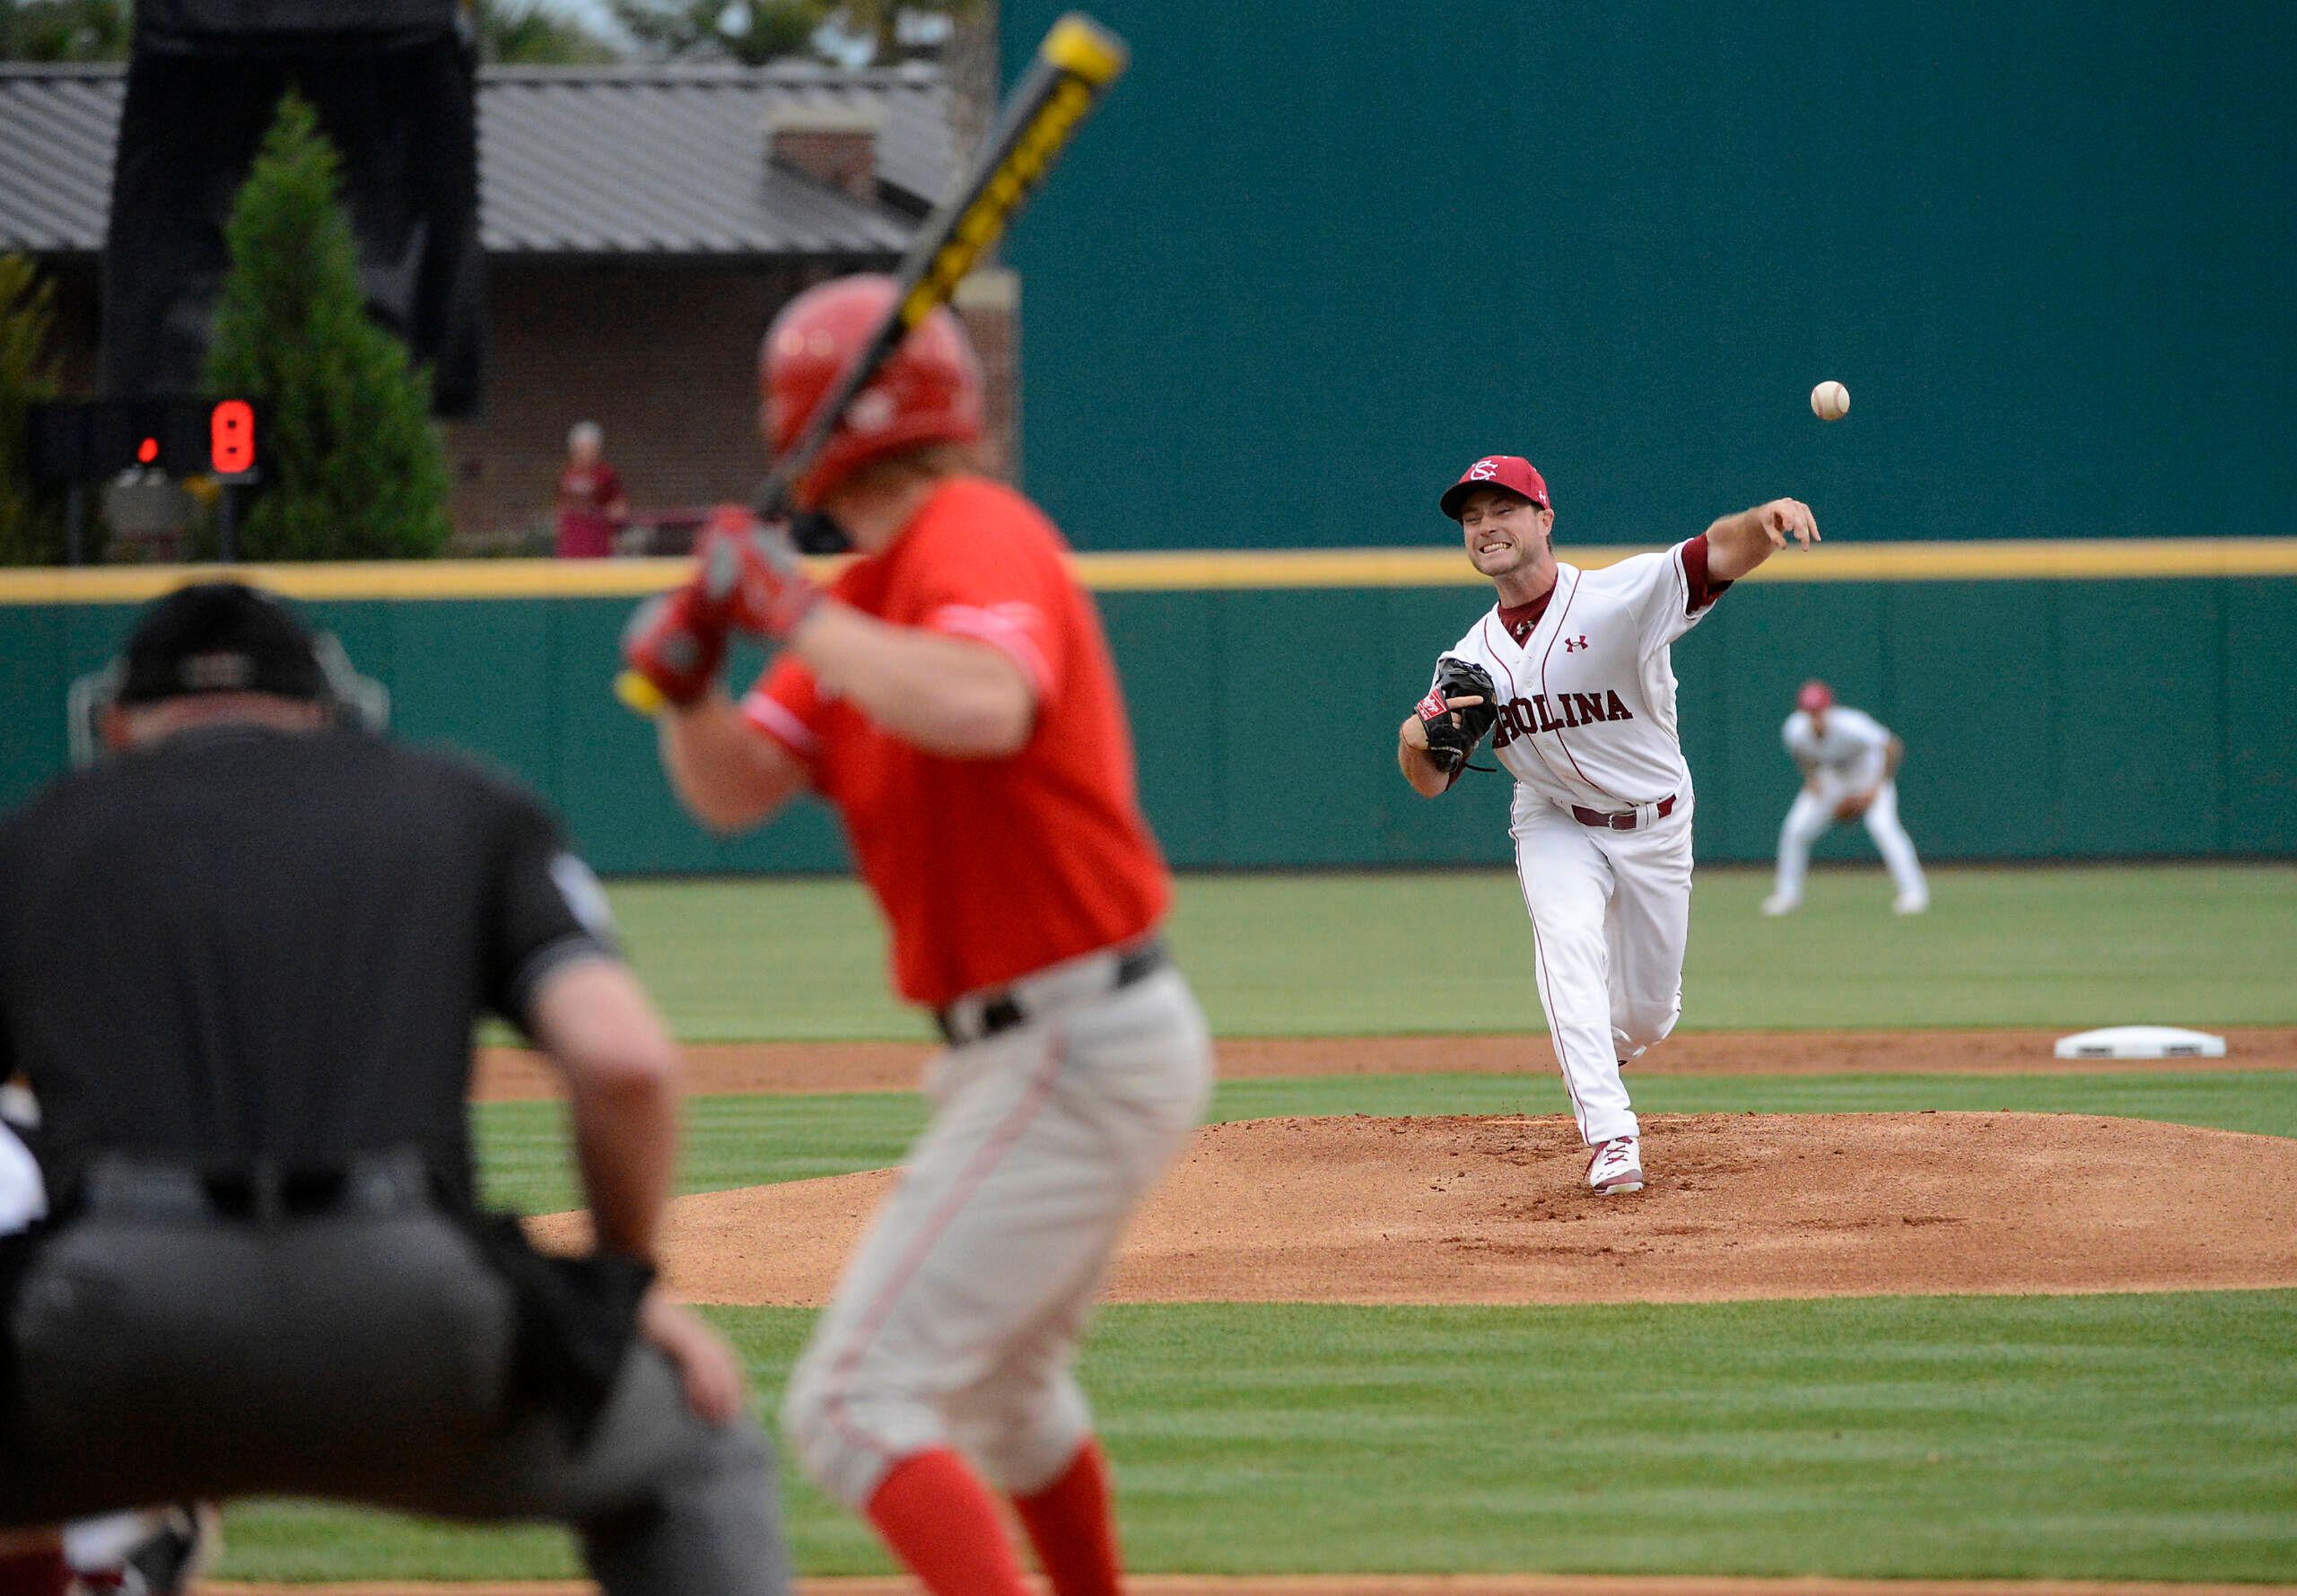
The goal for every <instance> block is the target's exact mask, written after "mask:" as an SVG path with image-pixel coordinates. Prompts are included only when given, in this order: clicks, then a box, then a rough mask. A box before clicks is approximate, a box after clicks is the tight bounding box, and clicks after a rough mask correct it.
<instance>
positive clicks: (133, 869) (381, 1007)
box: [0, 726, 611, 1209]
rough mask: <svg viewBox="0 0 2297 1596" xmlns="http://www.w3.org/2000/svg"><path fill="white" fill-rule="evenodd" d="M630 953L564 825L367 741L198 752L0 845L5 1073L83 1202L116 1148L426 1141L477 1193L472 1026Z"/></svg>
mask: <svg viewBox="0 0 2297 1596" xmlns="http://www.w3.org/2000/svg"><path fill="white" fill-rule="evenodd" d="M610 952H611V929H610V927H609V924H608V921H607V915H606V911H605V907H604V902H603V899H602V898H601V897H600V896H599V894H598V890H597V886H596V884H595V882H594V881H593V880H592V879H591V877H590V873H589V871H588V870H586V869H585V868H583V867H582V866H581V863H580V862H579V861H577V860H576V859H573V857H572V855H570V854H568V853H566V852H565V851H564V850H563V846H562V844H561V843H560V842H559V841H558V838H557V833H556V831H555V827H554V826H553V824H552V823H551V821H550V819H549V817H548V816H547V815H545V814H544V813H543V811H542V810H541V809H540V808H539V807H537V805H536V804H535V803H534V802H533V801H532V800H530V799H528V798H526V797H524V796H523V795H521V794H520V793H518V792H516V791H514V790H512V789H510V788H507V787H505V786H502V785H501V784H499V783H497V782H494V781H490V780H488V779H487V778H485V777H484V776H482V775H480V774H478V773H477V772H474V771H471V770H469V769H467V768H466V767H464V766H462V765H459V764H456V763H450V762H449V761H447V760H444V759H440V758H437V757H433V756H431V755H427V754H418V753H415V752H413V751H411V750H408V749H406V748H403V747H401V746H397V745H395V744H392V743H389V742H387V741H384V740H381V739H380V738H376V737H368V736H365V735H362V734H359V733H354V732H347V731H324V732H316V733H294V732H285V731H275V730H271V729H267V728H252V727H244V726H223V727H214V728H204V729H198V730H193V731H188V732H183V733H180V734H178V735H177V736H174V737H169V738H167V739H166V740H165V741H163V742H161V743H158V744H155V745H152V746H146V747H144V748H142V749H139V750H136V751H133V752H130V753H127V754H123V755H121V756H119V757H118V758H116V759H113V760H111V761H109V763H105V764H102V765H100V766H98V767H97V768H96V769H94V770H92V771H90V772H85V773H83V774H81V775H77V776H74V777H71V778H69V779H67V780H66V781H62V782H59V783H58V784H57V786H55V787H53V788H51V789H49V790H48V792H47V793H45V794H44V795H43V796H42V797H40V798H38V799H37V800H35V801H34V802H33V803H31V805H30V806H28V807H26V808H24V809H22V810H21V811H19V812H18V813H17V814H15V815H12V816H10V817H9V818H8V819H7V821H6V822H5V823H4V824H0V1077H4V1076H6V1075H7V1074H8V1073H9V1069H10V1068H11V1067H14V1068H22V1069H23V1070H24V1071H25V1072H26V1073H27V1074H28V1075H29V1076H30V1077H31V1083H32V1089H33V1090H34V1092H36V1093H37V1094H38V1095H39V1101H40V1108H41V1111H42V1113H43V1116H44V1119H45V1121H46V1127H47V1136H46V1146H45V1148H44V1152H45V1154H46V1156H47V1159H48V1179H49V1182H50V1184H51V1186H52V1187H53V1188H54V1192H53V1195H54V1197H55V1199H57V1205H58V1207H59V1208H66V1209H68V1208H69V1207H70V1206H71V1204H72V1202H73V1200H74V1197H75V1195H76V1193H77V1190H78V1186H79V1182H80V1180H81V1178H82V1176H83V1173H85V1171H86V1169H87V1168H88V1165H89V1164H90V1161H91V1160H92V1158H94V1157H95V1156H98V1155H99V1154H101V1153H103V1152H106V1151H117V1152H122V1153H127V1154H129V1155H132V1156H139V1157H145V1158H155V1159H169V1160H173V1161H177V1162H180V1163H184V1164H194V1165H197V1166H199V1167H201V1168H203V1169H206V1170H209V1171H212V1172H215V1173H226V1174H229V1173H244V1172H249V1171H252V1170H254V1169H256V1168H258V1166H259V1165H265V1164H267V1165H270V1166H272V1167H275V1168H278V1169H280V1170H283V1171H287V1172H294V1171H299V1170H310V1171H320V1172H324V1171H327V1170H329V1169H339V1168H340V1167H341V1166H342V1164H343V1162H344V1160H345V1158H346V1157H348V1156H351V1155H354V1154H357V1153H362V1152H380V1151H383V1150H387V1149H390V1148H396V1147H420V1148H421V1149H422V1150H423V1151H424V1154H425V1155H426V1156H427V1158H428V1159H429V1162H430V1164H431V1167H432V1172H433V1176H434V1179H435V1180H436V1181H437V1182H439V1184H440V1185H441V1190H442V1193H443V1194H444V1195H445V1196H446V1197H447V1198H448V1199H449V1200H450V1201H451V1202H455V1203H458V1204H466V1203H467V1202H468V1201H469V1200H470V1198H471V1191H472V1176H471V1156H470V1146H469V1138H468V1133H467V1129H466V1117H465V1109H464V1098H465V1094H466V1091H467V1086H468V1077H469V1073H470V1058H471V1030H472V1025H473V1023H474V1022H475V1021H476V1019H477V1018H478V1017H479V1016H481V1015H482V1014H484V1013H485V1012H488V1011H492V1012H493V1013H496V1014H500V1015H502V1016H505V1017H507V1018H509V1019H510V1020H511V1021H512V1022H513V1023H515V1024H520V1025H524V1024H525V1022H526V1018H527V1014H526V1006H527V1001H528V997H529V995H530V994H531V993H532V992H533V991H534V990H535V988H536V986H537V982H538V981H540V979H541V978H542V977H543V976H544V975H545V974H546V973H547V972H549V971H551V970H553V969H555V968H557V967H558V966H559V965H560V964H563V963H564V962H566V961H567V960H569V959H572V958H579V957H587V956H595V955H599V954H601V953H610Z"/></svg>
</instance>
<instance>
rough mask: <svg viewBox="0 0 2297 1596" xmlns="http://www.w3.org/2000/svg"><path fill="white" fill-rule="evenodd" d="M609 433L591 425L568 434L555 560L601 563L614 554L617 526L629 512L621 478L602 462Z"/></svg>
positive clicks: (560, 480)
mask: <svg viewBox="0 0 2297 1596" xmlns="http://www.w3.org/2000/svg"><path fill="white" fill-rule="evenodd" d="M606 441H607V435H606V432H605V431H604V429H602V428H601V427H600V426H599V425H598V423H596V422H594V421H578V422H576V423H574V425H573V427H572V429H571V430H570V431H569V432H567V434H566V469H565V470H563V471H562V472H560V473H559V474H558V557H559V558H560V559H562V560H602V559H604V558H606V557H607V555H608V554H613V553H614V534H615V528H617V527H619V526H621V525H622V523H623V521H624V519H626V518H627V517H628V516H629V514H630V501H629V500H628V499H626V498H624V496H623V492H622V478H621V477H620V476H619V475H616V472H615V468H614V467H612V466H609V465H607V462H606V457H605V453H604V450H605V449H606Z"/></svg>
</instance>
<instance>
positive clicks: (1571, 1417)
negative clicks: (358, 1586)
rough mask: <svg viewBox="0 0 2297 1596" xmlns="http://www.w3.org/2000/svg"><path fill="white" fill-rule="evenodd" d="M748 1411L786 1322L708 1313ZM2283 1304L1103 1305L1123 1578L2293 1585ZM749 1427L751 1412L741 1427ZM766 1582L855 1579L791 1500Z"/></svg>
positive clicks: (281, 1517)
mask: <svg viewBox="0 0 2297 1596" xmlns="http://www.w3.org/2000/svg"><path fill="white" fill-rule="evenodd" d="M712 1318H714V1319H715V1320H716V1321H718V1322H719V1324H720V1325H721V1327H723V1328H724V1329H725V1330H728V1331H729V1333H730V1334H731V1335H732V1336H733V1337H734V1339H736V1341H737V1342H738V1344H739V1345H740V1347H741V1348H742V1350H743V1352H744V1354H745V1355H746V1356H747V1359H748V1362H749V1365H750V1372H751V1375H752V1378H753V1380H754V1381H755V1382H756V1385H757V1387H758V1389H760V1390H761V1391H767V1392H773V1391H779V1389H780V1387H781V1383H782V1379H783V1378H784V1377H785V1375H786V1374H787V1371H788V1369H789V1365H790V1362H791V1360H792V1359H793V1358H794V1357H795V1356H796V1354H797V1350H798V1347H799V1344H800V1343H801V1342H802V1340H803V1339H804V1334H805V1330H806V1327H807V1325H808V1322H809V1321H810V1315H808V1314H806V1313H799V1312H795V1311H792V1310H788V1309H771V1308H751V1309H715V1310H712ZM2293 1337H2297V1293H2292V1292H2223V1293H2205V1294H2192V1295H2158V1296H2095V1297H2074V1298H1986V1297H1976V1298H1942V1297H1878V1298H1864V1299H1846V1300H1836V1301H1830V1302H1802V1303H1725V1304H1702V1305H1691V1306H1669V1307H1647V1306H1637V1305H1629V1306H1611V1307H1589V1308H1580V1309H1572V1308H1517V1309H1498V1308H1340V1307H1317V1306H1303V1305H1291V1304H1285V1305H1261V1304H1234V1305H1213V1304H1206V1305H1198V1306H1180V1307H1155V1308H1150V1307H1119V1308H1112V1309H1110V1310H1109V1311H1107V1312H1106V1313H1105V1314H1104V1315H1103V1316H1102V1318H1101V1321H1100V1323H1099V1326H1098V1328H1097V1329H1096V1331H1095V1333H1094V1336H1093V1338H1092V1340H1091V1342H1090V1344H1089V1346H1088V1347H1087V1352H1086V1356H1085V1358H1084V1366H1083V1375H1084V1379H1085V1381H1086V1382H1087V1386H1088V1387H1089V1388H1090V1389H1091V1390H1092V1391H1093V1393H1094V1397H1095V1401H1096V1406H1097V1409H1098V1413H1099V1416H1100V1420H1101V1424H1102V1428H1103V1433H1104V1435H1105V1437H1106V1439H1107V1442H1108V1444H1109V1448H1110V1452H1111V1455H1112V1457H1113V1458H1114V1461H1115V1465H1116V1470H1117V1478H1118V1488H1119V1492H1120V1499H1121V1503H1122V1517H1123V1522H1124V1531H1125V1536H1126V1540H1127V1545H1128V1548H1129V1550H1130V1554H1131V1558H1132V1561H1133V1563H1134V1565H1135V1566H1138V1567H1140V1568H1143V1569H1154V1570H1165V1571H1190V1570H1193V1571H1207V1572H1225V1573H1312V1572H1344V1571H1350V1570H1357V1571H1362V1570H1376V1571H1384V1572H1411V1571H1427V1572H1438V1571H1446V1570H1451V1571H1461V1572H1470V1571H1501V1570H1524V1569H1541V1570H1550V1571H1559V1572H1571V1571H1579V1572H1589V1573H1596V1572H1618V1573H1636V1572H1644V1573H1662V1572H1664V1573H1675V1574H1814V1573H1823V1574H1838V1575H1872V1576H1882V1575H1896V1576H1912V1575H1929V1576H1933V1577H1955V1576H1961V1577H1986V1576H1994V1577H2010V1576H2020V1575H2024V1576H2045V1575H2048V1576H2057V1577H2063V1578H2107V1577H2117V1578H2151V1579H2170V1580H2199V1579H2215V1580H2256V1581H2265V1580H2288V1579H2290V1578H2292V1577H2297V1447H2293V1446H2292V1445H2291V1444H2290V1441H2291V1436H2292V1434H2293V1430H2297V1362H2293V1360H2292V1359H2291V1358H2290V1356H2288V1349H2289V1346H2290V1344H2291V1340H2292V1339H2293ZM768 1406H769V1407H770V1404H768ZM783 1501H784V1504H785V1513H786V1515H787V1520H788V1525H789V1531H790V1541H791V1544H792V1547H793V1549H794V1551H795V1553H796V1557H797V1563H798V1566H799V1569H800V1570H802V1571H804V1572H807V1573H812V1574H840V1573H867V1572H875V1571H881V1570H884V1569H886V1567H887V1566H888V1565H887V1564H886V1561H885V1559H884V1557H882V1555H881V1554H880V1553H879V1552H878V1550H877V1548H876V1547H875V1545H874V1544H873V1543H872V1542H871V1541H870V1539H869V1536H868V1535H867V1534H866V1533H865V1532H864V1531H862V1530H861V1529H860V1526H859V1525H858V1524H857V1523H856V1522H854V1521H852V1520H851V1519H849V1518H847V1517H846V1516H845V1515H844V1514H843V1513H841V1512H838V1511H837V1510H835V1509H834V1508H833V1507H832V1506H830V1505H829V1504H827V1503H826V1502H825V1501H824V1500H823V1499H822V1498H821V1497H820V1496H818V1495H817V1494H816V1493H815V1492H814V1491H813V1490H812V1489H811V1488H810V1487H807V1486H805V1485H804V1484H803V1483H802V1482H801V1481H799V1480H798V1479H796V1478H794V1477H792V1478H787V1479H786V1480H785V1486H784V1492H783ZM228 1533H229V1536H230V1539H231V1553H230V1556H229V1557H228V1559H227V1561H226V1563H225V1565H224V1566H223V1569H222V1571H221V1572H222V1573H223V1574H224V1575H226V1576H229V1577H237V1578H260V1579H294V1580H316V1579H344V1578H351V1577H364V1578H388V1577H401V1578H409V1577H427V1578H462V1579H476V1578H504V1577H513V1576H548V1575H557V1576H563V1575H568V1574H575V1573H577V1572H579V1570H578V1568H577V1566H576V1565H575V1562H574V1559H573V1556H572V1551H571V1549H570V1548H569V1547H568V1544H567V1541H566V1539H565V1538H564V1537H563V1535H561V1534H559V1533H557V1532H556V1531H543V1530H521V1531H475V1530H459V1529H449V1528H444V1527H441V1526H434V1525H407V1524H405V1523H402V1522H397V1521H393V1520H388V1519H382V1518H379V1517H376V1516H373V1515H370V1514H365V1513H350V1512H346V1511H345V1510H342V1509H338V1508H329V1507H319V1506H310V1505H304V1504H259V1505H252V1506H249V1507H247V1508H243V1509H241V1510H240V1511H238V1512H237V1513H234V1514H233V1515H232V1518H231V1523H230V1526H229V1531H228Z"/></svg>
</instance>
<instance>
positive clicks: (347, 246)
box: [205, 92, 449, 560]
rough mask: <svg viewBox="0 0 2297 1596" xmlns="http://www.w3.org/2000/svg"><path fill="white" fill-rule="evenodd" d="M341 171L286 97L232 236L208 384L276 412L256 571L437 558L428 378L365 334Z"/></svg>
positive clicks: (315, 128)
mask: <svg viewBox="0 0 2297 1596" xmlns="http://www.w3.org/2000/svg"><path fill="white" fill-rule="evenodd" d="M339 166H340V161H339V159H338V157H337V156H336V153H335V149H334V146H333V145H331V144H328V141H327V138H326V136H325V135H323V134H321V133H320V131H319V118H318V117H317V116H316V115H315V114H314V113H313V111H312V109H311V108H310V104H309V103H308V102H306V101H305V100H303V99H302V98H301V96H300V95H297V94H294V93H293V92H290V93H289V94H287V95H286V96H285V97H284V98H283V99H282V100H280V102H279V114H278V116H277V118H275V120H274V121H273V123H272V126H271V130H270V132H269V133H267V134H266V135H264V141H263V147H262V149H261V151H260V152H259V153H258V155H257V157H256V161H255V165H254V167H253V169H252V170H250V171H249V174H248V180H247V182H246V184H245V185H244V186H243V187H242V188H240V193H239V197H238V199H237V200H236V201H234V202H233V205H232V207H231V221H230V222H229V223H228V224H227V226H226V227H225V229H224V238H225V240H226V241H227V243H228V244H229V246H230V250H231V270H230V273H229V275H226V276H225V278H224V280H223V292H222V294H221V296H220V298H219V301H218V302H217V305H216V310H215V330H214V340H213V342H212V344H210V346H209V349H208V354H207V367H206V371H205V384H206V387H207V388H209V389H210V391H213V392H216V393H242V394H249V395H253V396H255V397H258V399H260V400H262V401H264V402H265V403H266V406H267V407H268V422H267V425H268V429H269V440H268V444H267V446H266V449H265V456H266V460H267V462H268V464H267V469H268V472H269V482H268V484H267V486H266V488H265V490H264V491H263V492H262V493H258V495H256V497H255V498H254V500H253V501H251V503H250V504H249V510H248V514H247V516H246V519H245V521H244V523H243V529H242V530H241V532H240V554H241V556H242V557H243V558H247V559H253V560H345V559H349V560H360V559H367V560H371V559H388V558H395V557H401V556H407V555H424V554H437V553H438V552H439V548H440V546H441V545H442V544H443V543H444V542H445V541H446V538H447V533H448V530H449V527H448V521H447V491H448V477H447V462H446V456H445V451H444V450H443V449H442V448H441V443H440V440H439V438H438V435H437V434H436V433H435V432H432V427H431V423H430V418H429V415H428V410H429V393H430V386H431V384H430V377H429V374H428V373H427V372H426V371H417V370H415V369H414V368H413V366H412V365H411V364H410V362H409V360H408V357H407V352H406V344H402V343H401V342H399V340H398V339H397V338H396V337H394V336H392V335H391V334H390V333H389V332H387V331H385V330H384V329H383V328H382V327H378V326H376V325H375V324H374V323H373V322H372V321H371V320H369V319H368V317H367V313H366V310H365V306H364V302H363V299H362V294H361V292H360V287H359V265H358V256H357V251H356V249H355V247H354V244H353V242H352V233H351V223H350V221H349V219H348V218H347V217H346V216H345V214H344V212H343V207H342V206H341V205H339V204H338V203H337V202H336V191H337V173H338V170H339Z"/></svg>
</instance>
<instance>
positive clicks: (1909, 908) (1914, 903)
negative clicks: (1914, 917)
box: [1891, 893, 1930, 914]
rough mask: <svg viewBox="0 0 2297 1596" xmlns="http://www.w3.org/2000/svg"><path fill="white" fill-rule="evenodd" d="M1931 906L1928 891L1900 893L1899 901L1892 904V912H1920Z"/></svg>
mask: <svg viewBox="0 0 2297 1596" xmlns="http://www.w3.org/2000/svg"><path fill="white" fill-rule="evenodd" d="M1929 907H1930V894H1928V893H1900V894H1899V896H1898V902H1896V903H1892V904H1891V913H1892V914H1920V913H1921V912H1922V911H1924V910H1926V909H1927V908H1929Z"/></svg>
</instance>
